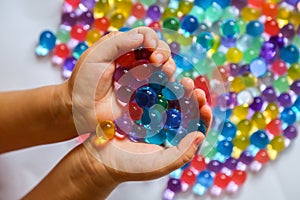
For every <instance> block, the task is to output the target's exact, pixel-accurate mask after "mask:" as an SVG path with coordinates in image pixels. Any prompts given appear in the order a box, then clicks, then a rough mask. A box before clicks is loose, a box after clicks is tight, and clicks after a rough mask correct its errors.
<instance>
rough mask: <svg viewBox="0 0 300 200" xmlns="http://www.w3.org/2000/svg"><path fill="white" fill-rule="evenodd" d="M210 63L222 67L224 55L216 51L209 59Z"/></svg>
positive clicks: (224, 59)
mask: <svg viewBox="0 0 300 200" xmlns="http://www.w3.org/2000/svg"><path fill="white" fill-rule="evenodd" d="M211 59H212V61H213V62H214V63H215V64H216V65H217V66H219V65H223V64H224V63H225V61H226V57H225V54H224V53H223V52H221V51H217V52H216V53H214V54H213V55H212V57H211Z"/></svg>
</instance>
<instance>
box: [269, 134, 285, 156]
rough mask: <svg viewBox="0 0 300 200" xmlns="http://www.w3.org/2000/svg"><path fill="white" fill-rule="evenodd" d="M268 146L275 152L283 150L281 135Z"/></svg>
mask: <svg viewBox="0 0 300 200" xmlns="http://www.w3.org/2000/svg"><path fill="white" fill-rule="evenodd" d="M270 145H271V146H272V149H274V150H275V151H277V152H281V151H282V150H284V148H285V147H284V137H283V136H282V135H279V136H277V137H274V138H273V140H271V142H270Z"/></svg>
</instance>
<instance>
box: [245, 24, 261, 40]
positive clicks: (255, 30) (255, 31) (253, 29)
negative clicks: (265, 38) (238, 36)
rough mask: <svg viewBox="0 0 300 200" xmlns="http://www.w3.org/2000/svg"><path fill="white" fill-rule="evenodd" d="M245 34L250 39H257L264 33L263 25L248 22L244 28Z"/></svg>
mask: <svg viewBox="0 0 300 200" xmlns="http://www.w3.org/2000/svg"><path fill="white" fill-rule="evenodd" d="M246 32H247V34H248V35H250V36H252V37H258V36H260V35H261V34H262V33H263V32H264V25H263V24H262V23H261V22H260V21H258V20H253V21H250V22H249V23H248V24H247V26H246Z"/></svg>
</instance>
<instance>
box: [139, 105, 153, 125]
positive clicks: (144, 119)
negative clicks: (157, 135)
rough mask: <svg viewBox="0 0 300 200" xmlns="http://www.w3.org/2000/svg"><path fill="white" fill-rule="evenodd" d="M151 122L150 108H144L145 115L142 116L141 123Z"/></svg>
mask: <svg viewBox="0 0 300 200" xmlns="http://www.w3.org/2000/svg"><path fill="white" fill-rule="evenodd" d="M150 122H151V119H150V117H149V110H148V109H147V108H145V109H144V112H143V115H142V118H141V123H142V124H143V125H148V124H150Z"/></svg>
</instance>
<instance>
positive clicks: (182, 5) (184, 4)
mask: <svg viewBox="0 0 300 200" xmlns="http://www.w3.org/2000/svg"><path fill="white" fill-rule="evenodd" d="M192 8H193V2H191V1H187V0H183V1H180V2H179V5H178V11H179V12H181V13H182V14H183V15H186V14H188V13H189V12H190V11H191V9H192Z"/></svg>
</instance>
